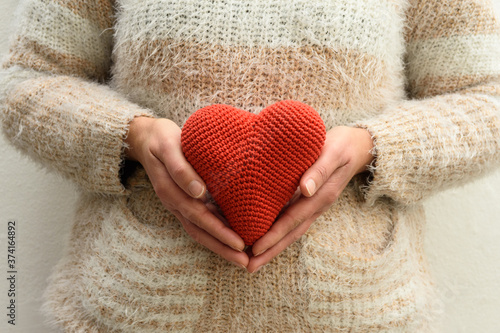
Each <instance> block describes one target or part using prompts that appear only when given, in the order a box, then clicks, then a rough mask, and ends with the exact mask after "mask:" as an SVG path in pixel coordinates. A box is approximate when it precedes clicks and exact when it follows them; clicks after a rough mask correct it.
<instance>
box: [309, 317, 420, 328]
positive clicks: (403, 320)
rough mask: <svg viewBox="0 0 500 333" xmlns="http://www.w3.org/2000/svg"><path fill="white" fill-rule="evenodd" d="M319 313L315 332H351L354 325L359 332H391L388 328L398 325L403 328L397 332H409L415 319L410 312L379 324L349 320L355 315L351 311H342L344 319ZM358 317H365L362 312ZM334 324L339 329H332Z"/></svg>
mask: <svg viewBox="0 0 500 333" xmlns="http://www.w3.org/2000/svg"><path fill="white" fill-rule="evenodd" d="M317 315H318V318H317V321H315V323H314V324H315V325H314V329H315V330H314V332H350V331H352V328H353V326H355V327H356V330H357V331H358V332H390V331H388V329H391V328H397V327H401V329H402V330H397V331H396V332H407V330H406V329H405V328H408V326H409V325H410V323H412V322H414V320H415V315H414V314H410V315H406V316H403V317H400V318H398V319H397V320H389V321H386V322H383V323H378V324H371V323H370V324H368V323H366V324H365V323H363V322H359V320H357V321H356V322H355V323H353V322H352V321H351V320H349V318H352V317H354V316H355V314H351V313H341V314H340V318H344V319H343V320H341V319H339V317H332V316H329V315H321V314H317ZM347 316H348V317H347ZM356 318H363V316H362V314H359V316H358V317H356ZM332 326H333V327H335V328H337V330H336V331H332Z"/></svg>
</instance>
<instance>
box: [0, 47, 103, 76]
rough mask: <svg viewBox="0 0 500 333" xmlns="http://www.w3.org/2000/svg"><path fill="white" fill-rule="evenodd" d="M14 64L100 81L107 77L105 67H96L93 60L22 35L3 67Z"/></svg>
mask: <svg viewBox="0 0 500 333" xmlns="http://www.w3.org/2000/svg"><path fill="white" fill-rule="evenodd" d="M14 65H20V66H22V67H28V68H32V69H35V70H37V71H46V72H50V73H54V74H62V75H76V76H80V77H86V78H91V79H95V80H100V81H104V80H105V79H106V77H107V68H103V67H98V65H97V64H95V63H93V62H90V61H87V60H84V59H81V58H78V57H76V56H73V55H70V54H63V53H60V52H58V51H55V50H53V49H51V48H50V47H47V46H44V45H41V44H39V43H38V42H36V41H32V40H29V39H26V38H23V37H18V38H17V39H16V41H15V42H14V43H13V45H12V47H11V51H10V55H9V58H8V59H7V61H6V62H5V63H4V64H3V67H9V66H14Z"/></svg>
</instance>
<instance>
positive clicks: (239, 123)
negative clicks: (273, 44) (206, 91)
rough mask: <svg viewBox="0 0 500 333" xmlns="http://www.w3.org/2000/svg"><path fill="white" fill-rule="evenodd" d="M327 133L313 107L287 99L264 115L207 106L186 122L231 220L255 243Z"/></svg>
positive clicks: (191, 145)
mask: <svg viewBox="0 0 500 333" xmlns="http://www.w3.org/2000/svg"><path fill="white" fill-rule="evenodd" d="M325 137H326V132H325V125H324V124H323V121H322V120H321V117H320V116H319V114H318V113H317V112H316V111H315V110H314V109H313V108H311V107H310V106H308V105H306V104H303V103H300V102H298V101H282V102H278V103H275V104H273V105H270V106H268V107H266V108H265V109H264V110H262V112H260V113H259V114H258V115H255V114H253V113H250V112H247V111H243V110H239V109H236V108H234V107H231V106H228V105H221V104H217V105H212V106H207V107H205V108H203V109H200V110H198V111H196V112H195V113H194V114H193V115H192V116H191V117H189V119H188V120H187V121H186V123H185V124H184V127H183V128H182V137H181V142H182V150H183V151H184V155H185V156H186V158H187V160H188V161H189V163H191V165H192V166H193V167H194V169H195V170H196V172H197V173H198V174H199V175H200V176H201V177H202V178H203V180H204V181H205V182H206V184H207V188H208V191H209V192H210V194H211V195H212V196H213V197H214V199H215V202H216V203H217V204H218V205H219V207H220V208H221V210H222V213H223V214H224V217H225V218H226V219H227V221H228V223H229V225H230V226H231V227H232V228H233V229H234V231H236V233H238V234H239V235H240V236H241V237H242V238H243V241H245V244H246V245H253V243H255V241H256V240H257V239H259V238H260V237H262V236H263V235H264V234H265V233H266V232H267V231H268V230H269V228H271V225H272V224H273V222H274V220H275V219H276V217H277V216H278V214H279V212H280V211H281V210H282V209H283V207H284V206H285V205H286V203H287V202H288V201H290V199H291V198H292V196H293V194H294V193H295V191H296V190H297V187H298V186H299V181H300V178H301V176H302V174H303V173H304V172H305V171H306V170H307V169H309V167H310V166H311V165H312V164H313V163H314V162H315V161H316V159H317V158H318V157H319V154H320V152H321V148H322V147H323V144H324V142H325Z"/></svg>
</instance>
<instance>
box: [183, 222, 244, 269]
mask: <svg viewBox="0 0 500 333" xmlns="http://www.w3.org/2000/svg"><path fill="white" fill-rule="evenodd" d="M179 215H180V216H179ZM176 216H177V217H178V218H179V220H180V221H181V224H182V226H183V227H184V230H186V232H187V233H188V234H189V235H190V236H191V238H193V240H194V241H196V242H197V243H200V244H201V245H203V246H205V247H206V248H207V249H209V250H210V251H212V252H214V253H217V254H218V255H220V256H221V257H222V258H224V259H226V260H227V261H230V262H232V263H234V264H236V265H237V266H239V267H242V268H246V267H247V266H248V262H249V258H248V255H247V254H246V253H245V252H240V251H236V250H234V249H232V248H230V247H228V246H227V245H225V244H223V243H221V242H220V241H219V240H217V239H216V238H214V237H213V236H211V235H210V234H209V233H207V232H206V231H204V230H203V229H201V228H199V227H198V226H196V225H195V224H194V223H191V222H190V221H189V220H187V219H186V218H184V217H183V216H182V215H181V214H176Z"/></svg>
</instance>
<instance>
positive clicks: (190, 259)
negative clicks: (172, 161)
mask: <svg viewBox="0 0 500 333" xmlns="http://www.w3.org/2000/svg"><path fill="white" fill-rule="evenodd" d="M21 6H22V8H21V10H20V17H19V20H18V28H17V33H16V35H15V36H14V38H13V39H12V47H11V49H10V53H9V55H8V56H7V58H6V59H5V60H4V62H3V69H2V72H1V74H2V75H1V81H0V105H1V109H2V121H3V132H4V134H5V135H6V137H7V138H8V139H9V140H10V141H11V143H12V144H13V145H14V146H16V147H17V148H18V149H19V150H21V151H23V152H24V153H26V154H27V155H29V156H30V157H32V158H33V159H34V160H36V161H38V162H40V164H41V165H43V166H45V167H46V168H48V169H50V170H55V171H57V172H58V173H60V174H62V175H63V176H65V177H67V178H69V179H71V180H73V181H74V182H76V183H77V184H78V185H79V188H80V189H81V191H80V193H81V198H80V200H79V204H78V209H77V211H76V214H75V218H74V220H72V221H68V223H72V232H71V235H70V238H69V240H68V241H69V243H68V244H69V245H68V248H67V251H66V252H65V254H64V256H63V258H62V260H61V261H60V262H59V263H58V265H57V266H56V267H55V268H54V271H53V274H52V275H51V278H50V281H49V285H48V287H47V289H46V291H45V303H44V306H43V310H44V312H45V313H46V314H47V322H49V323H51V324H53V325H54V326H59V327H63V328H64V330H65V331H66V332H346V331H349V332H430V331H433V324H432V322H433V318H434V317H435V313H436V312H438V310H439V301H438V300H437V298H436V296H435V294H434V291H433V286H432V282H431V281H432V280H431V278H430V277H429V273H428V269H427V267H426V260H425V256H424V253H423V246H422V240H423V229H424V226H425V217H424V211H423V208H422V203H421V202H422V199H424V198H426V197H428V196H430V195H432V194H433V193H435V192H436V191H439V190H441V189H444V188H449V187H451V186H457V185H460V184H463V183H465V182H467V181H470V180H471V179H474V178H477V177H479V176H482V175H484V174H485V173H487V172H488V171H490V170H492V169H493V168H494V167H496V166H497V165H499V163H500V156H499V148H500V114H499V113H500V103H499V101H498V99H497V98H498V96H499V95H500V84H499V75H500V64H499V59H500V37H499V36H500V35H499V33H500V30H499V28H498V25H497V22H496V20H495V16H494V13H493V11H492V8H491V5H490V4H489V3H488V2H487V1H483V0H463V1H462V0H448V1H440V0H330V1H325V0H321V1H320V0H217V1H209V0H142V1H134V0H116V1H114V0H26V1H23V3H22V5H21ZM285 99H293V100H299V101H302V102H304V103H307V104H309V105H311V106H312V107H313V108H315V109H316V110H317V111H318V112H319V114H320V115H321V117H322V119H323V121H324V123H325V125H326V128H327V129H330V128H332V127H334V126H338V125H350V126H358V127H362V128H366V129H367V130H368V131H369V132H370V133H371V134H372V137H373V140H374V143H375V149H374V154H375V158H376V159H375V162H374V164H373V165H372V166H371V168H370V172H369V174H363V175H358V176H356V177H355V178H354V179H353V180H352V181H351V182H350V184H349V185H348V186H347V187H346V189H345V190H344V191H343V193H342V194H341V196H340V197H339V199H338V200H337V201H336V202H335V203H334V204H332V205H331V207H330V209H329V210H328V211H327V212H325V213H324V214H323V215H322V216H320V217H319V218H318V219H317V220H316V221H315V222H314V223H313V225H312V226H311V228H310V229H309V230H308V231H307V233H306V234H305V235H304V236H302V238H300V239H299V240H298V241H297V242H295V243H294V244H293V245H291V246H289V247H288V248H287V249H286V250H285V251H284V252H282V253H281V254H280V255H279V256H278V257H276V258H275V259H274V260H273V261H272V262H271V263H270V264H268V265H267V266H265V267H264V268H263V269H261V270H260V271H259V272H258V273H256V274H249V273H247V272H246V271H244V270H241V269H239V268H237V267H234V266H233V265H231V264H230V263H228V262H226V261H224V260H223V259H221V258H220V257H218V256H217V255H215V254H213V253H211V252H210V251H209V250H207V249H205V248H204V247H202V246H200V245H198V244H197V243H196V242H194V241H193V240H192V239H191V238H190V237H189V236H188V235H187V234H186V232H185V231H184V230H183V229H182V227H181V225H180V223H179V222H178V221H177V220H176V218H175V217H174V216H173V215H172V214H171V213H170V212H169V211H168V210H166V209H165V208H164V207H163V206H162V204H161V202H160V201H159V199H158V198H157V196H156V195H155V192H154V190H153V188H152V186H151V183H150V181H149V180H148V178H147V175H146V174H145V172H144V169H143V168H142V167H141V166H140V165H131V164H130V163H129V162H126V161H124V149H125V144H124V139H125V138H126V136H127V131H128V125H129V123H130V121H131V120H132V119H133V118H134V117H137V116H147V117H166V118H169V119H172V120H173V121H175V122H176V123H177V124H178V125H179V126H182V125H183V124H184V122H185V121H186V119H187V118H188V117H189V115H190V114H192V113H193V112H194V111H195V110H197V109H199V108H201V107H204V106H207V105H210V104H215V103H223V104H230V105H233V106H235V107H238V108H241V109H245V110H248V111H251V112H255V113H257V112H259V111H260V110H261V109H263V108H264V107H266V106H267V105H271V104H272V103H275V102H277V101H280V100H285ZM124 170H128V171H130V172H124Z"/></svg>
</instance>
